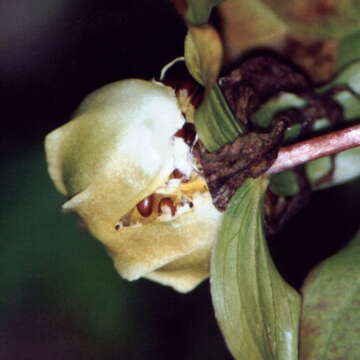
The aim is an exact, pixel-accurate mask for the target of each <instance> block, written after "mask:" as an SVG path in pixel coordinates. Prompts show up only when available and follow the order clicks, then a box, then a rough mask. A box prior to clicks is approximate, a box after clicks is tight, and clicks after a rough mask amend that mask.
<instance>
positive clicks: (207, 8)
mask: <svg viewBox="0 0 360 360" xmlns="http://www.w3.org/2000/svg"><path fill="white" fill-rule="evenodd" d="M221 1H222V0H187V5H188V8H187V12H186V16H185V18H186V20H187V21H188V22H190V23H191V24H192V25H203V24H206V23H207V22H208V21H209V17H210V13H211V10H212V9H213V7H214V6H216V5H217V4H219V3H220V2H221Z"/></svg>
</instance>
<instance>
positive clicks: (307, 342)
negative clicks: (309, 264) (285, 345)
mask: <svg viewBox="0 0 360 360" xmlns="http://www.w3.org/2000/svg"><path fill="white" fill-rule="evenodd" d="M303 294H304V306H303V313H302V324H301V354H302V357H301V358H302V359H303V360H310V359H311V360H312V359H314V360H315V359H316V360H320V359H324V360H325V359H326V360H335V359H347V360H356V359H360V347H359V334H360V232H359V233H358V234H357V236H356V237H355V239H354V240H353V241H352V242H351V243H350V244H349V245H348V246H346V247H345V248H344V249H343V250H342V251H340V252H339V253H338V254H336V255H334V256H332V257H331V258H329V259H327V260H325V261H324V262H322V263H321V264H320V265H319V266H318V267H317V268H316V269H315V270H314V271H313V272H312V273H311V274H310V276H309V277H308V279H307V280H306V282H305V285H304V288H303Z"/></svg>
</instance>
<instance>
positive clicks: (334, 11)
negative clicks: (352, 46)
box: [263, 0, 360, 38]
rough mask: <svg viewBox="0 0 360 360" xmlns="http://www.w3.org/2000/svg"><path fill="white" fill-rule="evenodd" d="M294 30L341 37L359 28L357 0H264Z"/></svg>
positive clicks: (358, 3)
mask: <svg viewBox="0 0 360 360" xmlns="http://www.w3.org/2000/svg"><path fill="white" fill-rule="evenodd" d="M263 1H264V3H266V4H267V5H269V6H270V7H271V8H272V9H273V10H274V11H275V12H276V13H277V14H279V16H280V17H281V18H282V19H283V21H284V22H285V23H286V24H287V25H288V26H289V28H290V30H292V31H293V32H298V33H303V34H305V35H309V36H312V37H317V38H319V37H332V38H342V37H344V36H347V35H350V34H352V33H353V32H355V31H357V30H359V29H360V17H359V14H360V2H359V1H358V0H342V1H339V0H291V1H289V0H263Z"/></svg>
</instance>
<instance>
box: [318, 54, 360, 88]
mask: <svg viewBox="0 0 360 360" xmlns="http://www.w3.org/2000/svg"><path fill="white" fill-rule="evenodd" d="M338 85H346V86H348V87H349V89H350V90H352V91H353V92H354V93H356V94H357V95H360V60H359V61H355V62H353V63H351V64H350V65H348V66H347V67H346V68H345V69H344V70H343V71H341V72H340V73H339V74H338V75H337V76H336V77H335V78H334V79H333V80H332V81H331V82H329V83H327V84H326V85H325V86H323V87H322V88H320V89H319V91H320V92H323V91H327V90H329V89H331V88H332V87H334V86H338Z"/></svg>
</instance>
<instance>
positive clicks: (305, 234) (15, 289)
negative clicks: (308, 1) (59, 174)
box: [0, 0, 360, 360]
mask: <svg viewBox="0 0 360 360" xmlns="http://www.w3.org/2000/svg"><path fill="white" fill-rule="evenodd" d="M185 33H186V29H185V27H184V25H183V23H182V22H181V20H180V19H179V18H178V16H177V14H176V12H175V10H174V9H173V7H172V6H171V4H170V2H169V1H166V0H157V1H153V0H148V1H145V0H137V1H121V0H117V1H104V2H101V1H85V0H78V1H70V0H46V1H44V0H0V95H1V97H0V99H1V130H0V137H1V139H0V140H1V142H0V157H1V158H0V166H1V172H0V174H1V177H0V193H1V197H0V359H1V360H10V359H11V360H15V359H16V360H25V359H26V360H35V359H36V360H42V359H54V360H55V359H67V360H72V359H89V360H90V359H96V360H97V359H99V360H102V359H109V360H110V359H169V358H171V359H174V360H176V359H179V360H180V359H229V358H230V357H229V355H228V353H227V350H226V349H225V347H224V344H223V341H222V338H221V335H220V333H219V331H218V328H217V325H216V322H215V320H214V316H213V312H212V307H211V300H210V295H209V286H208V282H207V281H206V282H205V283H203V284H202V285H201V286H199V287H198V288H197V289H196V290H195V291H193V292H192V293H190V294H188V295H181V294H177V293H175V292H174V291H173V290H171V289H169V288H166V287H162V286H160V285H157V284H155V283H152V282H150V281H144V280H140V281H137V282H135V283H129V282H126V281H124V280H122V279H121V278H120V277H119V276H118V275H117V274H116V272H115V270H114V268H113V266H112V263H111V260H110V259H109V258H108V257H107V255H106V253H105V251H103V248H102V246H101V245H100V244H99V243H98V242H97V241H96V240H95V239H93V238H92V237H91V236H90V235H88V234H87V233H85V232H83V231H81V230H80V229H79V227H78V224H77V220H76V219H75V218H74V217H72V216H71V215H63V214H62V213H61V211H60V208H61V204H62V203H63V202H64V201H65V199H64V198H63V197H62V196H61V195H59V194H58V193H57V192H56V191H55V189H54V187H53V186H52V184H51V182H50V180H49V178H48V176H47V172H46V163H45V158H44V152H43V138H44V136H45V134H46V133H47V132H49V131H50V130H52V129H54V128H56V127H58V126H59V125H61V124H63V123H65V122H66V121H67V120H68V118H69V116H70V114H71V112H72V111H73V110H74V109H75V108H76V107H77V105H78V104H79V102H80V101H81V99H82V98H83V97H84V96H85V95H86V94H87V93H89V92H90V91H92V90H94V89H96V88H98V87H100V86H101V85H104V84H106V83H108V82H112V81H116V80H119V79H123V78H130V77H139V78H147V79H148V78H151V77H152V76H154V75H158V74H159V71H160V69H161V67H162V66H163V65H165V64H166V63H167V62H169V61H170V60H171V59H173V58H174V57H177V56H181V55H182V54H183V49H182V47H183V38H184V36H185ZM358 189H359V184H358V183H356V182H355V183H352V184H349V185H347V186H342V187H336V188H332V189H329V190H325V191H321V192H319V193H317V194H315V195H314V196H313V200H312V202H311V204H310V206H309V207H308V208H307V209H306V210H305V211H303V212H302V213H301V214H300V215H298V216H297V217H296V218H295V219H294V220H293V221H292V223H291V224H289V225H288V226H287V227H286V228H285V229H284V230H283V231H282V232H281V233H280V234H279V235H278V236H277V237H275V238H273V239H271V240H270V244H271V248H272V252H273V255H274V257H275V260H276V263H277V265H278V267H279V269H280V270H281V272H282V273H283V275H284V276H285V278H286V279H287V280H288V281H289V282H290V283H291V284H292V285H294V286H296V287H299V286H300V285H301V283H302V281H303V279H304V277H305V275H306V274H307V273H308V271H309V269H310V268H311V267H312V266H314V264H316V263H317V262H319V261H320V260H322V259H323V258H325V257H326V256H329V255H331V254H332V253H334V252H335V251H336V250H337V249H339V248H340V247H341V246H343V245H344V244H345V243H346V242H347V241H348V240H349V239H350V238H351V236H352V235H353V234H354V233H355V231H356V230H357V226H358V209H359V205H360V199H359V196H358V194H359V191H358Z"/></svg>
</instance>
